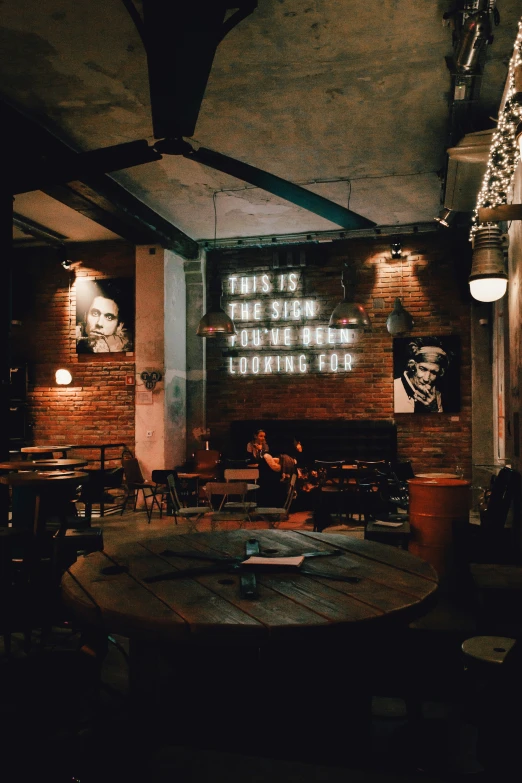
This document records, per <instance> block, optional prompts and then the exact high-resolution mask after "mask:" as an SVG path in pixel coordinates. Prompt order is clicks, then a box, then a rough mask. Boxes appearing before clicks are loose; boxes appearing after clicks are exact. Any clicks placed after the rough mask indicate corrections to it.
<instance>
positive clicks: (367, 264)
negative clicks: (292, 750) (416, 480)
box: [206, 229, 472, 473]
mask: <svg viewBox="0 0 522 783" xmlns="http://www.w3.org/2000/svg"><path fill="white" fill-rule="evenodd" d="M400 239H401V242H402V258H400V259H392V258H391V249H390V237H389V236H387V237H378V238H375V239H367V238H364V239H346V240H340V241H334V242H331V243H316V244H305V245H302V246H300V247H293V248H285V247H282V248H272V247H263V248H249V249H231V250H219V251H215V252H216V253H217V258H218V265H219V271H220V274H221V279H222V280H226V278H227V277H228V276H229V275H231V274H237V275H241V274H244V275H247V276H248V275H252V274H262V273H263V272H268V273H271V274H274V273H281V272H282V271H283V272H284V271H297V272H299V273H300V274H301V275H302V276H303V290H304V295H306V296H309V297H316V298H317V301H318V303H319V306H320V308H321V316H322V317H323V320H324V324H325V325H326V324H327V323H328V319H329V316H330V314H331V312H332V310H333V308H334V307H335V305H336V304H337V302H338V301H340V300H341V299H342V294H343V290H342V287H341V270H342V267H343V264H345V263H346V264H349V265H350V266H352V267H354V268H355V271H356V286H355V300H356V301H357V302H360V303H361V304H363V305H364V307H365V308H366V310H367V312H368V314H369V316H370V318H371V321H372V326H373V330H372V332H371V333H368V334H363V335H361V337H360V338H359V340H358V342H357V343H356V344H355V345H354V346H353V350H352V348H351V351H352V354H353V367H352V371H351V372H336V373H324V374H316V373H310V374H304V375H299V374H296V373H294V374H292V375H290V374H272V375H264V374H258V375H252V374H244V375H241V374H238V373H236V374H235V375H231V374H230V373H229V370H228V363H229V362H230V361H231V359H230V357H229V356H227V355H226V354H227V350H228V349H229V348H230V346H227V344H226V340H224V339H219V340H207V341H206V342H207V391H206V394H207V426H208V428H209V431H210V438H209V443H210V447H211V448H217V449H219V450H222V451H224V452H225V453H226V452H227V450H230V448H231V444H230V442H229V439H228V433H229V425H230V422H231V421H234V420H244V419H266V421H267V425H266V427H267V436H268V439H270V431H271V430H272V431H274V429H277V420H278V419H317V420H324V419H328V420H331V419H340V420H343V419H371V420H376V419H386V420H394V421H395V422H396V424H397V435H398V455H399V457H400V458H401V459H410V460H412V463H413V465H414V468H415V469H417V470H418V469H420V468H421V467H422V468H428V469H429V468H432V469H435V468H439V469H440V468H446V469H447V468H448V467H453V466H454V465H455V464H456V463H457V462H458V463H460V464H463V465H464V468H465V470H466V471H467V472H469V473H470V472H471V459H472V457H471V348H470V310H471V299H470V295H469V288H468V285H467V276H468V274H469V268H470V258H471V246H470V243H469V238H468V233H467V231H466V232H459V231H457V230H453V229H452V230H451V231H448V230H444V229H441V230H438V231H433V232H427V233H415V231H414V230H413V231H412V233H410V234H407V235H404V236H402V237H400ZM300 251H302V253H303V256H304V259H305V261H304V266H299V263H300V261H299V260H298V259H299V258H300ZM288 259H290V263H296V265H297V266H296V268H294V269H293V270H291V268H290V267H287V266H286V265H287V261H288ZM396 297H401V299H402V302H403V305H404V307H405V308H406V309H407V310H408V311H409V312H410V313H411V315H412V316H413V318H414V327H413V329H412V331H411V333H410V334H411V336H421V335H430V336H445V335H459V336H460V340H461V368H460V395H461V406H460V411H458V412H456V413H436V414H429V415H418V414H413V415H412V414H394V410H393V353H392V351H393V338H392V336H391V335H390V334H389V333H388V331H387V329H386V319H387V317H388V315H389V313H390V312H391V310H392V309H393V305H394V301H395V298H396ZM223 302H224V303H225V304H226V297H225V298H224V299H223ZM236 326H240V324H236ZM263 350H265V351H266V350H271V349H266V348H262V349H260V351H261V352H262V351H263ZM223 354H225V355H223ZM245 445H246V444H245ZM305 446H306V444H305Z"/></svg>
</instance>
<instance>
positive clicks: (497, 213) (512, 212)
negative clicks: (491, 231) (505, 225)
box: [477, 204, 522, 223]
mask: <svg viewBox="0 0 522 783" xmlns="http://www.w3.org/2000/svg"><path fill="white" fill-rule="evenodd" d="M477 212H478V221H479V223H501V222H502V221H506V222H507V221H509V220H522V204H498V205H497V206H496V207H479V208H478V210H477Z"/></svg>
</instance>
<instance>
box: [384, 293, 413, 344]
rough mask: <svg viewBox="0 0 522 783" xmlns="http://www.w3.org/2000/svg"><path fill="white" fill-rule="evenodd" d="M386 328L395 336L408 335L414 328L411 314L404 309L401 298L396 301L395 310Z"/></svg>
mask: <svg viewBox="0 0 522 783" xmlns="http://www.w3.org/2000/svg"><path fill="white" fill-rule="evenodd" d="M386 328H387V330H388V331H389V333H390V334H393V335H400V334H406V332H410V331H411V329H412V328H413V318H412V316H411V314H410V313H409V312H408V311H407V310H405V309H404V307H403V305H402V302H401V299H400V297H399V296H398V297H397V299H396V300H395V305H394V307H393V310H392V311H391V313H390V314H389V316H388V318H387V319H386Z"/></svg>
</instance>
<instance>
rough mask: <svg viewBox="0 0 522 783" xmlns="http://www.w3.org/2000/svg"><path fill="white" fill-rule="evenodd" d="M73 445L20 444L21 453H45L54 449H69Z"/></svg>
mask: <svg viewBox="0 0 522 783" xmlns="http://www.w3.org/2000/svg"><path fill="white" fill-rule="evenodd" d="M72 448H73V446H22V448H21V449H20V451H21V452H22V453H23V454H47V452H49V453H51V452H54V451H69V450H70V449H72Z"/></svg>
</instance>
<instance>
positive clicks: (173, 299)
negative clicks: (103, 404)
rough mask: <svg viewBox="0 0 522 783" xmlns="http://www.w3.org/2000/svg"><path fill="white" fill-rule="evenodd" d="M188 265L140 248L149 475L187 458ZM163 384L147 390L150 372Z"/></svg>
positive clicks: (138, 422)
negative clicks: (155, 372) (156, 372)
mask: <svg viewBox="0 0 522 783" xmlns="http://www.w3.org/2000/svg"><path fill="white" fill-rule="evenodd" d="M183 265H184V261H183V259H182V258H181V257H180V256H177V255H176V254H175V253H172V252H170V251H169V250H163V249H162V248H161V247H158V246H153V247H150V246H142V247H138V248H136V340H135V360H136V409H135V410H136V414H135V427H136V456H137V458H138V459H139V461H140V465H141V469H142V472H143V475H144V476H145V477H146V478H150V477H151V473H152V471H153V470H155V469H157V468H161V469H162V468H168V467H174V465H177V464H180V463H182V462H184V460H185V455H186V399H187V392H186V287H185V274H184V268H183ZM151 370H159V372H161V374H162V380H161V381H160V382H159V383H158V384H156V386H155V387H154V389H152V390H147V388H146V386H145V382H144V381H143V380H142V379H141V374H142V372H144V371H147V372H150V371H151Z"/></svg>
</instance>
